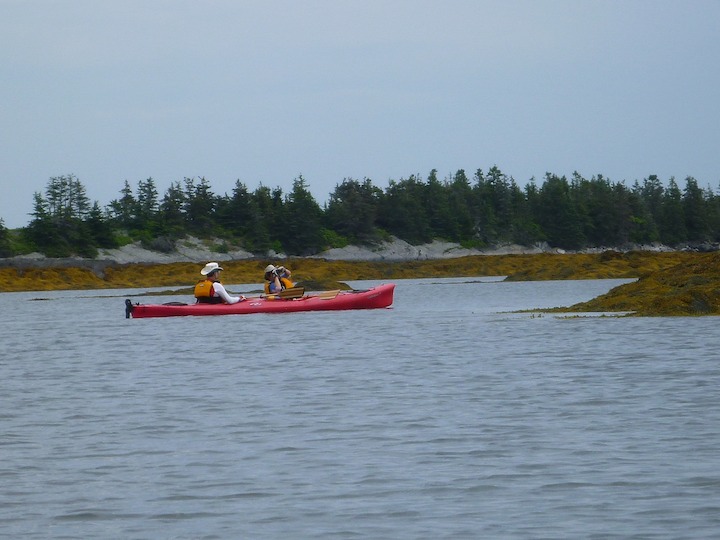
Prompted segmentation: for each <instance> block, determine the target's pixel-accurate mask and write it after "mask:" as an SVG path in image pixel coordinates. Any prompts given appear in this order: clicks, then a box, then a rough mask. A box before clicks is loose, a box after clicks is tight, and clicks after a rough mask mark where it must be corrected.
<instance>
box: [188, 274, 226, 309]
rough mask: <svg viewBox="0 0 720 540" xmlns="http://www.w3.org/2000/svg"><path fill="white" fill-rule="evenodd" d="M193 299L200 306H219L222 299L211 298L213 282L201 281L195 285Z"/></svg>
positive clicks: (217, 297)
mask: <svg viewBox="0 0 720 540" xmlns="http://www.w3.org/2000/svg"><path fill="white" fill-rule="evenodd" d="M195 298H196V299H197V301H198V302H200V303H201V304H221V303H222V301H223V300H222V298H220V297H219V296H213V282H212V281H210V280H209V279H201V280H200V281H198V282H197V283H196V284H195Z"/></svg>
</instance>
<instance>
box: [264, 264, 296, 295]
mask: <svg viewBox="0 0 720 540" xmlns="http://www.w3.org/2000/svg"><path fill="white" fill-rule="evenodd" d="M294 286H295V283H293V282H292V281H290V270H288V269H287V268H285V267H284V266H274V265H272V264H268V265H267V266H266V267H265V294H277V293H279V292H280V291H282V290H284V289H290V288H292V287H294Z"/></svg>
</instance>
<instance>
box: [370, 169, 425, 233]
mask: <svg viewBox="0 0 720 540" xmlns="http://www.w3.org/2000/svg"><path fill="white" fill-rule="evenodd" d="M425 194H426V189H425V186H424V184H423V183H422V182H421V181H419V180H418V179H417V177H415V176H414V175H411V176H410V177H409V178H407V179H401V180H400V181H399V182H395V181H394V180H391V181H390V184H389V186H388V188H387V190H386V191H385V197H383V201H382V204H381V206H380V207H379V209H378V210H379V211H378V224H379V225H380V227H382V228H383V229H385V230H386V231H387V232H389V233H390V234H394V235H395V236H397V237H398V238H402V239H403V240H405V241H407V242H409V243H411V244H424V243H426V242H430V241H431V240H432V234H431V231H430V225H429V220H428V218H427V216H426V214H425V208H426V206H425V204H424V198H425Z"/></svg>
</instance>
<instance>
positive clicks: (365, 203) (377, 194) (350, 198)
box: [325, 178, 382, 244]
mask: <svg viewBox="0 0 720 540" xmlns="http://www.w3.org/2000/svg"><path fill="white" fill-rule="evenodd" d="M381 198H382V190H380V189H379V188H376V187H374V186H373V185H372V182H371V181H370V180H369V179H367V178H366V179H365V180H364V181H363V183H360V182H359V181H357V180H353V179H348V178H346V179H345V180H343V182H342V183H341V184H339V185H336V186H335V191H334V192H333V193H331V194H330V197H329V201H328V204H327V208H326V210H325V223H326V224H327V226H328V227H329V228H330V229H331V230H333V231H335V232H337V233H338V234H340V235H342V236H344V237H347V238H348V239H349V240H350V241H351V242H356V243H361V244H362V243H367V242H371V241H372V240H373V238H374V236H375V220H376V217H377V211H378V206H379V204H380V200H381Z"/></svg>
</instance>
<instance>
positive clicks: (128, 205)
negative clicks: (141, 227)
mask: <svg viewBox="0 0 720 540" xmlns="http://www.w3.org/2000/svg"><path fill="white" fill-rule="evenodd" d="M120 195H122V196H121V197H120V198H119V199H113V200H112V201H110V205H109V206H110V211H109V213H110V216H111V219H112V220H113V223H114V224H115V226H116V227H119V228H121V229H125V230H127V231H132V230H133V229H135V228H136V227H137V224H138V223H137V212H138V203H137V200H136V199H135V197H134V196H133V192H132V188H131V187H130V182H128V181H127V180H125V183H124V185H123V188H122V189H121V190H120Z"/></svg>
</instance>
